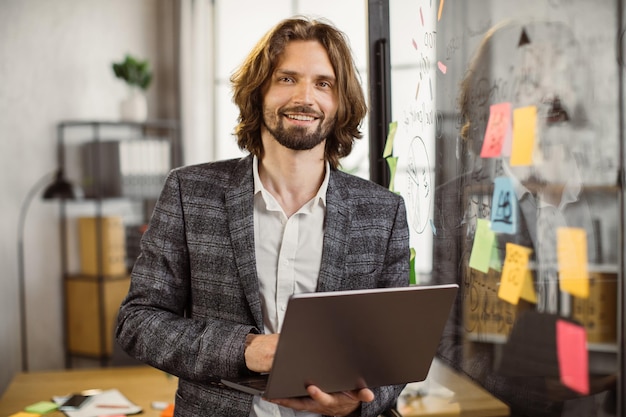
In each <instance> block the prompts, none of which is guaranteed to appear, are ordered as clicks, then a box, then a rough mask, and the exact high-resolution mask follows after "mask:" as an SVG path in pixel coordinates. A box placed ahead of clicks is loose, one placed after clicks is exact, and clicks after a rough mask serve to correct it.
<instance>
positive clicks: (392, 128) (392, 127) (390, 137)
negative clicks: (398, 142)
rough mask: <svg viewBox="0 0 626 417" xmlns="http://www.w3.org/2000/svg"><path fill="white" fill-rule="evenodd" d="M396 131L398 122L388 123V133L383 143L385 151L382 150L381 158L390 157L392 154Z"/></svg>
mask: <svg viewBox="0 0 626 417" xmlns="http://www.w3.org/2000/svg"><path fill="white" fill-rule="evenodd" d="M397 130H398V122H391V123H389V132H388V133H387V140H386V141H385V149H384V150H383V158H387V157H389V156H391V154H392V153H393V141H394V139H395V138H396V131H397Z"/></svg>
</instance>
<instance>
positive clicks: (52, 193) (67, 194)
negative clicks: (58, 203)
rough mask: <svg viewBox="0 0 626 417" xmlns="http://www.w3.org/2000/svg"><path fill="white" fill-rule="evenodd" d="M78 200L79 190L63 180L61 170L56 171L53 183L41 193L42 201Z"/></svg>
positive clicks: (80, 195)
mask: <svg viewBox="0 0 626 417" xmlns="http://www.w3.org/2000/svg"><path fill="white" fill-rule="evenodd" d="M79 198H82V192H81V190H80V189H79V188H78V187H75V186H73V185H72V184H71V183H70V182H69V181H68V180H66V179H65V176H64V175H63V170H58V171H57V173H56V176H55V178H54V181H53V182H52V183H51V184H50V185H48V186H47V187H46V189H45V190H44V192H43V199H44V200H53V199H62V200H76V199H79Z"/></svg>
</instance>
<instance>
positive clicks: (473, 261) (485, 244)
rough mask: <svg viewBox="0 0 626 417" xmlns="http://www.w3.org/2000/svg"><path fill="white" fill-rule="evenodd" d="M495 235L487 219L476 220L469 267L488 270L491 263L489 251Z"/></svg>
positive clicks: (490, 251) (483, 270)
mask: <svg viewBox="0 0 626 417" xmlns="http://www.w3.org/2000/svg"><path fill="white" fill-rule="evenodd" d="M495 237H496V236H495V233H494V232H493V231H492V230H491V228H490V222H489V220H486V219H477V220H476V233H475V234H474V246H472V253H471V255H470V260H469V266H470V268H474V269H476V270H478V271H481V272H484V273H487V272H489V264H490V263H491V253H492V248H493V243H494V239H495Z"/></svg>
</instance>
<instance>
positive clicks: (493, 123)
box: [480, 102, 511, 158]
mask: <svg viewBox="0 0 626 417" xmlns="http://www.w3.org/2000/svg"><path fill="white" fill-rule="evenodd" d="M510 131H511V103H508V102H505V103H498V104H492V105H491V106H489V120H488V121H487V129H486V130H485V139H484V140H483V147H482V150H481V151H480V156H481V157H482V158H497V157H499V156H500V155H501V154H502V147H503V145H504V142H505V141H506V138H507V136H508V135H509V134H510Z"/></svg>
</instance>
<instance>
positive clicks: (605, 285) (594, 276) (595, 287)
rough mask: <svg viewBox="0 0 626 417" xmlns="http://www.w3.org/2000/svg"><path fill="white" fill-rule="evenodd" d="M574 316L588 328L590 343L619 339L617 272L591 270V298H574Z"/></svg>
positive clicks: (611, 341)
mask: <svg viewBox="0 0 626 417" xmlns="http://www.w3.org/2000/svg"><path fill="white" fill-rule="evenodd" d="M572 318H573V319H574V320H577V321H578V322H580V323H581V324H582V325H583V326H584V327H585V329H586V330H587V341H588V342H590V343H615V342H616V340H617V274H610V273H600V272H590V273H589V298H578V297H573V298H572Z"/></svg>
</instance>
